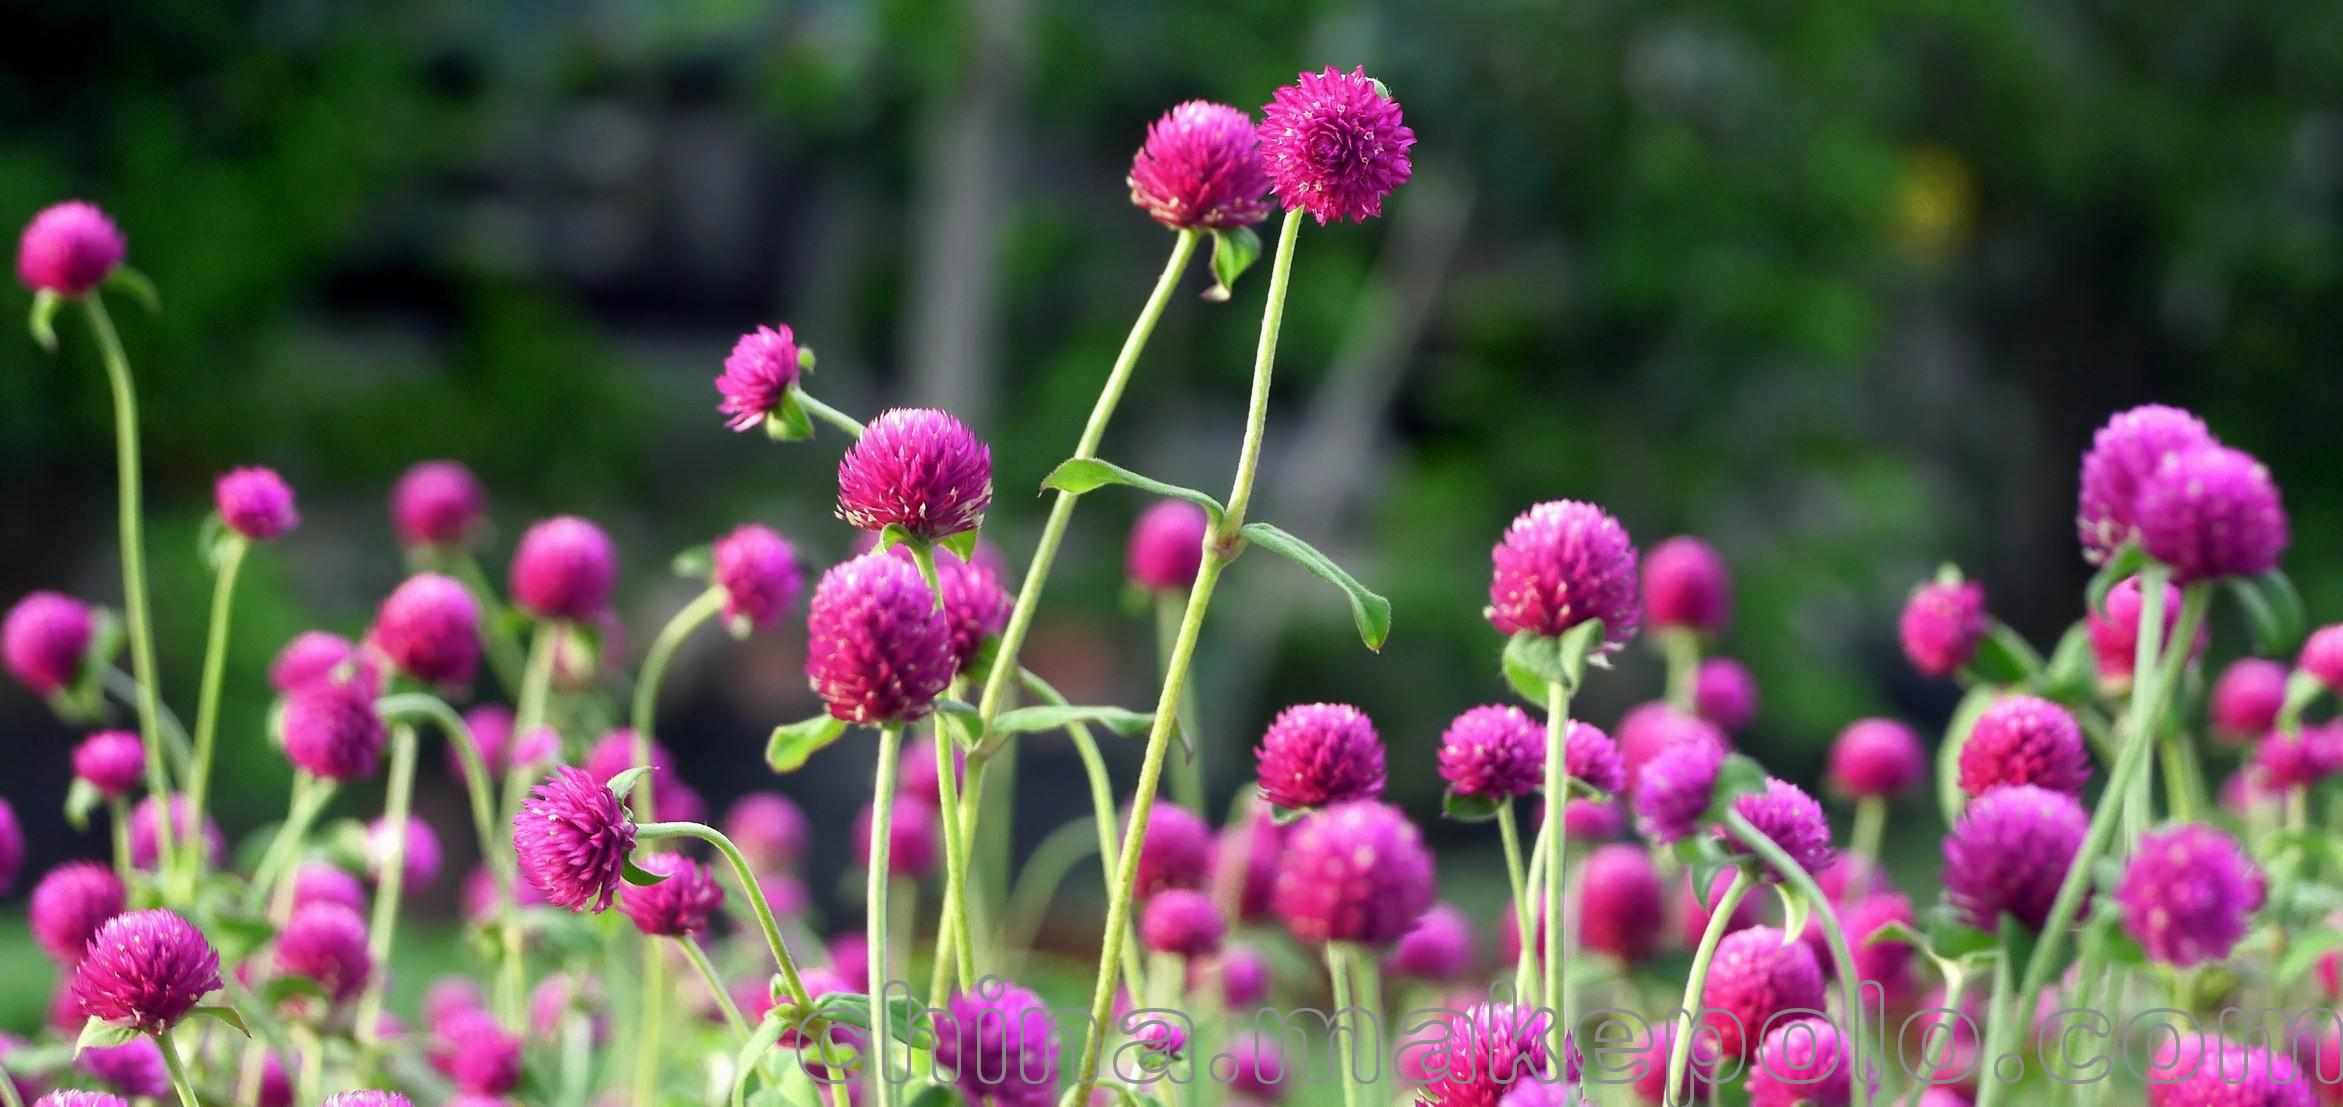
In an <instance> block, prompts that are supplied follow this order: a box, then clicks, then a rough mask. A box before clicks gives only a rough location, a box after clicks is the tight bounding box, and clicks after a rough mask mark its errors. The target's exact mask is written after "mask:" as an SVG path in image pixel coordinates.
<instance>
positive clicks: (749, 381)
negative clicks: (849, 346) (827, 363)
mask: <svg viewBox="0 0 2343 1107" xmlns="http://www.w3.org/2000/svg"><path fill="white" fill-rule="evenodd" d="M804 366H805V360H804V355H802V354H801V353H799V352H798V349H797V335H796V333H795V332H793V331H791V330H790V329H789V324H787V323H783V324H781V325H780V326H777V327H758V328H757V329H755V330H753V331H750V332H748V333H747V334H744V335H741V336H740V341H738V342H735V343H733V344H732V353H731V354H730V355H728V356H727V357H725V359H724V372H723V373H722V374H721V375H719V376H718V377H717V378H716V394H717V395H719V396H722V397H723V398H724V399H723V402H722V403H719V404H717V405H716V410H718V411H720V412H723V413H724V425H725V426H727V427H730V428H732V429H733V430H736V431H745V430H748V429H750V428H752V427H756V426H759V425H761V424H763V423H764V421H765V419H766V418H767V417H768V416H770V415H772V414H773V413H774V412H776V411H779V410H781V402H782V401H783V400H785V399H787V398H788V396H789V390H790V389H791V388H794V387H796V385H797V375H798V373H799V372H801V371H802V370H803V369H804Z"/></svg>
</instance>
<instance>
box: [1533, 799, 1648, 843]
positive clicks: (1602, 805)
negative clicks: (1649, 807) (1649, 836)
mask: <svg viewBox="0 0 2343 1107" xmlns="http://www.w3.org/2000/svg"><path fill="white" fill-rule="evenodd" d="M1628 802H1629V801H1627V800H1591V799H1574V800H1571V801H1570V802H1569V803H1568V804H1565V805H1564V806H1563V808H1562V825H1563V828H1564V829H1566V830H1568V831H1569V832H1570V840H1571V841H1574V842H1604V841H1609V840H1611V839H1613V838H1617V837H1619V836H1620V835H1621V834H1624V833H1626V831H1627V804H1628ZM1545 818H1546V812H1545V809H1544V808H1542V807H1541V808H1539V810H1538V821H1539V822H1540V824H1541V825H1542V824H1543V823H1544V821H1545Z"/></svg>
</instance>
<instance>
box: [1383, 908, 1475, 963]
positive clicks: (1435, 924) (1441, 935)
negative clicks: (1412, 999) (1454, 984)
mask: <svg viewBox="0 0 2343 1107" xmlns="http://www.w3.org/2000/svg"><path fill="white" fill-rule="evenodd" d="M1473 952H1474V951H1473V923H1472V920H1471V919H1468V918H1466V917H1465V914H1464V912H1462V911H1459V910H1457V909H1456V908H1454V907H1451V906H1449V905H1447V904H1445V903H1436V904H1433V905H1432V907H1431V909H1430V910H1428V911H1425V912H1424V913H1423V914H1422V915H1420V916H1418V917H1417V918H1416V923H1415V925H1414V926H1411V927H1409V928H1408V931H1407V933H1406V934H1404V935H1401V936H1400V939H1399V944H1398V945H1396V946H1393V947H1392V949H1391V955H1390V956H1389V957H1386V958H1384V959H1383V964H1384V967H1385V968H1386V969H1387V970H1389V971H1390V973H1391V974H1392V975H1393V976H1396V977H1400V978H1402V979H1407V980H1428V981H1433V982H1439V981H1445V980H1458V979H1462V978H1463V977H1464V976H1466V975H1467V974H1469V973H1471V972H1472V971H1473V964H1474V960H1475V959H1474V956H1473Z"/></svg>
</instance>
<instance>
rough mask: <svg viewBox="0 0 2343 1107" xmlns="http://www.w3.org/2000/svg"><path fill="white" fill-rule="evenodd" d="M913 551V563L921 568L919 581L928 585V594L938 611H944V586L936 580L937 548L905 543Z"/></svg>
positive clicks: (924, 544)
mask: <svg viewBox="0 0 2343 1107" xmlns="http://www.w3.org/2000/svg"><path fill="white" fill-rule="evenodd" d="M903 546H904V548H905V549H908V550H910V551H911V563H912V564H913V565H917V566H919V581H920V583H921V584H925V585H927V594H928V596H929V597H930V598H932V599H934V600H935V601H936V610H938V611H942V610H943V609H944V586H943V583H942V582H940V581H938V580H936V548H935V547H934V546H932V545H929V544H928V543H926V542H905V543H904V544H903Z"/></svg>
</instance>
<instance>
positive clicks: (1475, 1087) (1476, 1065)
mask: <svg viewBox="0 0 2343 1107" xmlns="http://www.w3.org/2000/svg"><path fill="white" fill-rule="evenodd" d="M1441 1018H1442V1022H1443V1023H1444V1024H1445V1025H1444V1027H1443V1030H1444V1032H1443V1033H1441V1034H1439V1035H1438V1036H1437V1037H1436V1038H1434V1039H1433V1040H1430V1041H1426V1042H1421V1043H1414V1044H1411V1045H1410V1046H1408V1047H1406V1048H1404V1049H1402V1051H1401V1052H1402V1053H1403V1054H1406V1055H1408V1056H1407V1057H1406V1058H1405V1059H1404V1061H1403V1063H1409V1062H1412V1063H1413V1064H1414V1065H1416V1066H1420V1073H1421V1075H1423V1076H1424V1077H1426V1078H1427V1079H1426V1082H1425V1084H1424V1085H1423V1087H1422V1089H1421V1090H1420V1091H1419V1093H1418V1097H1417V1098H1418V1102H1420V1103H1426V1104H1437V1105H1438V1107H1499V1104H1500V1103H1504V1102H1506V1101H1507V1096H1508V1095H1509V1094H1510V1093H1513V1092H1516V1091H1519V1090H1521V1089H1523V1088H1529V1087H1536V1086H1539V1085H1540V1084H1541V1083H1547V1082H1551V1081H1553V1080H1554V1077H1555V1075H1556V1074H1555V1073H1554V1071H1553V1069H1554V1057H1553V1054H1552V1053H1551V1052H1549V1051H1548V1049H1547V1044H1546V1039H1547V1038H1548V1037H1549V1036H1550V1035H1549V1032H1548V1031H1549V1028H1550V1026H1551V1025H1552V1018H1553V1016H1552V1015H1551V1014H1550V1013H1548V1012H1546V1011H1541V1010H1534V1009H1532V1008H1529V1007H1526V1006H1519V1005H1515V1004H1511V1003H1483V1004H1479V1005H1476V1006H1474V1007H1471V1008H1469V1009H1467V1010H1463V1011H1450V1012H1447V1013H1446V1014H1444V1015H1443V1016H1441Z"/></svg>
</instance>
